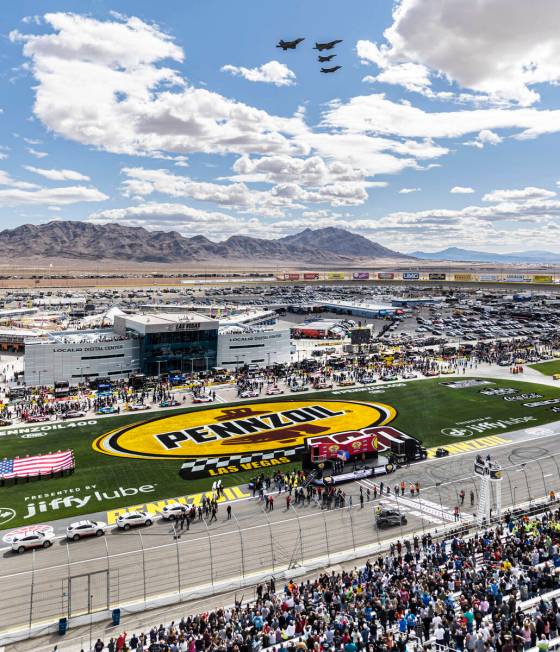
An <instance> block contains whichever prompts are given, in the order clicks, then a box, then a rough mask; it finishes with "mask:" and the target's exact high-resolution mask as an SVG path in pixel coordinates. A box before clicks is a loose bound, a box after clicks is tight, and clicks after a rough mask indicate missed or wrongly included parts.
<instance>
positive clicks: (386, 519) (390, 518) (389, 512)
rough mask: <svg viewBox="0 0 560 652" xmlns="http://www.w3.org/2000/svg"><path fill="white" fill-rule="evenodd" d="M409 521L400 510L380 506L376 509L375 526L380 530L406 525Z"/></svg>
mask: <svg viewBox="0 0 560 652" xmlns="http://www.w3.org/2000/svg"><path fill="white" fill-rule="evenodd" d="M406 523H407V520H406V516H405V515H404V514H401V513H400V512H399V510H398V509H393V508H392V507H386V506H385V505H378V506H377V507H376V508H375V524H376V526H377V527H378V528H386V527H394V526H395V525H406Z"/></svg>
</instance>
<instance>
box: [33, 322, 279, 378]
mask: <svg viewBox="0 0 560 652" xmlns="http://www.w3.org/2000/svg"><path fill="white" fill-rule="evenodd" d="M289 361H290V331H289V330H288V329H285V330H257V328H256V327H250V326H240V325H231V326H227V327H223V328H220V329H219V330H218V321H217V320H214V319H211V318H209V317H207V316H205V315H201V314H197V313H193V312H189V313H183V314H174V313H145V314H135V315H125V314H118V313H117V314H115V315H114V325H113V329H112V330H89V331H62V332H59V333H48V334H47V335H45V336H44V337H42V338H41V339H38V338H31V339H26V340H25V358H24V374H25V375H24V380H25V383H26V384H27V385H29V386H34V385H54V383H55V382H68V383H70V385H78V384H79V383H83V382H89V381H91V380H94V379H96V378H107V377H108V378H111V379H114V380H117V379H119V378H128V377H129V376H130V375H131V374H132V373H135V372H138V371H140V372H142V373H144V374H146V375H147V376H157V375H160V374H163V373H166V372H168V371H171V370H179V371H181V372H187V373H188V372H192V371H203V370H206V369H212V368H213V367H226V368H230V369H235V368H236V367H241V366H243V365H258V366H259V367H265V366H267V365H271V364H274V363H283V362H289Z"/></svg>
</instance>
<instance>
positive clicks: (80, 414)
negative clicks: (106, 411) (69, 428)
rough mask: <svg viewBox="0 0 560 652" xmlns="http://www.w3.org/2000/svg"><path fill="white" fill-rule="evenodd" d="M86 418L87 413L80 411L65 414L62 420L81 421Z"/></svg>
mask: <svg viewBox="0 0 560 652" xmlns="http://www.w3.org/2000/svg"><path fill="white" fill-rule="evenodd" d="M85 416H86V413H85V412H81V411H80V410H70V412H65V413H64V414H63V415H62V418H63V419H64V420H66V419H81V418H82V417H85Z"/></svg>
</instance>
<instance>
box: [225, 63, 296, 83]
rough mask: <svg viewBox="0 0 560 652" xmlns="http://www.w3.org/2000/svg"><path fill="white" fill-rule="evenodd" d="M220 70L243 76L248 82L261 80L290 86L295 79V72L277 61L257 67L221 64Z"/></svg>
mask: <svg viewBox="0 0 560 652" xmlns="http://www.w3.org/2000/svg"><path fill="white" fill-rule="evenodd" d="M221 71H222V72H229V73H231V74H232V75H236V76H239V77H243V79H246V80H247V81H250V82H262V83H264V84H274V86H291V85H292V84H294V83H295V80H296V75H295V73H294V72H293V71H292V70H290V69H289V68H288V66H287V65H286V64H284V63H280V62H279V61H269V62H268V63H263V65H262V66H259V67H258V68H244V67H243V66H232V65H230V64H228V65H226V66H222V68H221Z"/></svg>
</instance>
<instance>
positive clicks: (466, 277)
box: [453, 274, 475, 281]
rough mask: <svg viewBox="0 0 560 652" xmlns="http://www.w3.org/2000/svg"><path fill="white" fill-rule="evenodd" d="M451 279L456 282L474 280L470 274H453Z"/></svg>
mask: <svg viewBox="0 0 560 652" xmlns="http://www.w3.org/2000/svg"><path fill="white" fill-rule="evenodd" d="M453 278H454V279H455V280H456V281H474V280H475V278H474V276H473V275H472V274H454V275H453Z"/></svg>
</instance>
